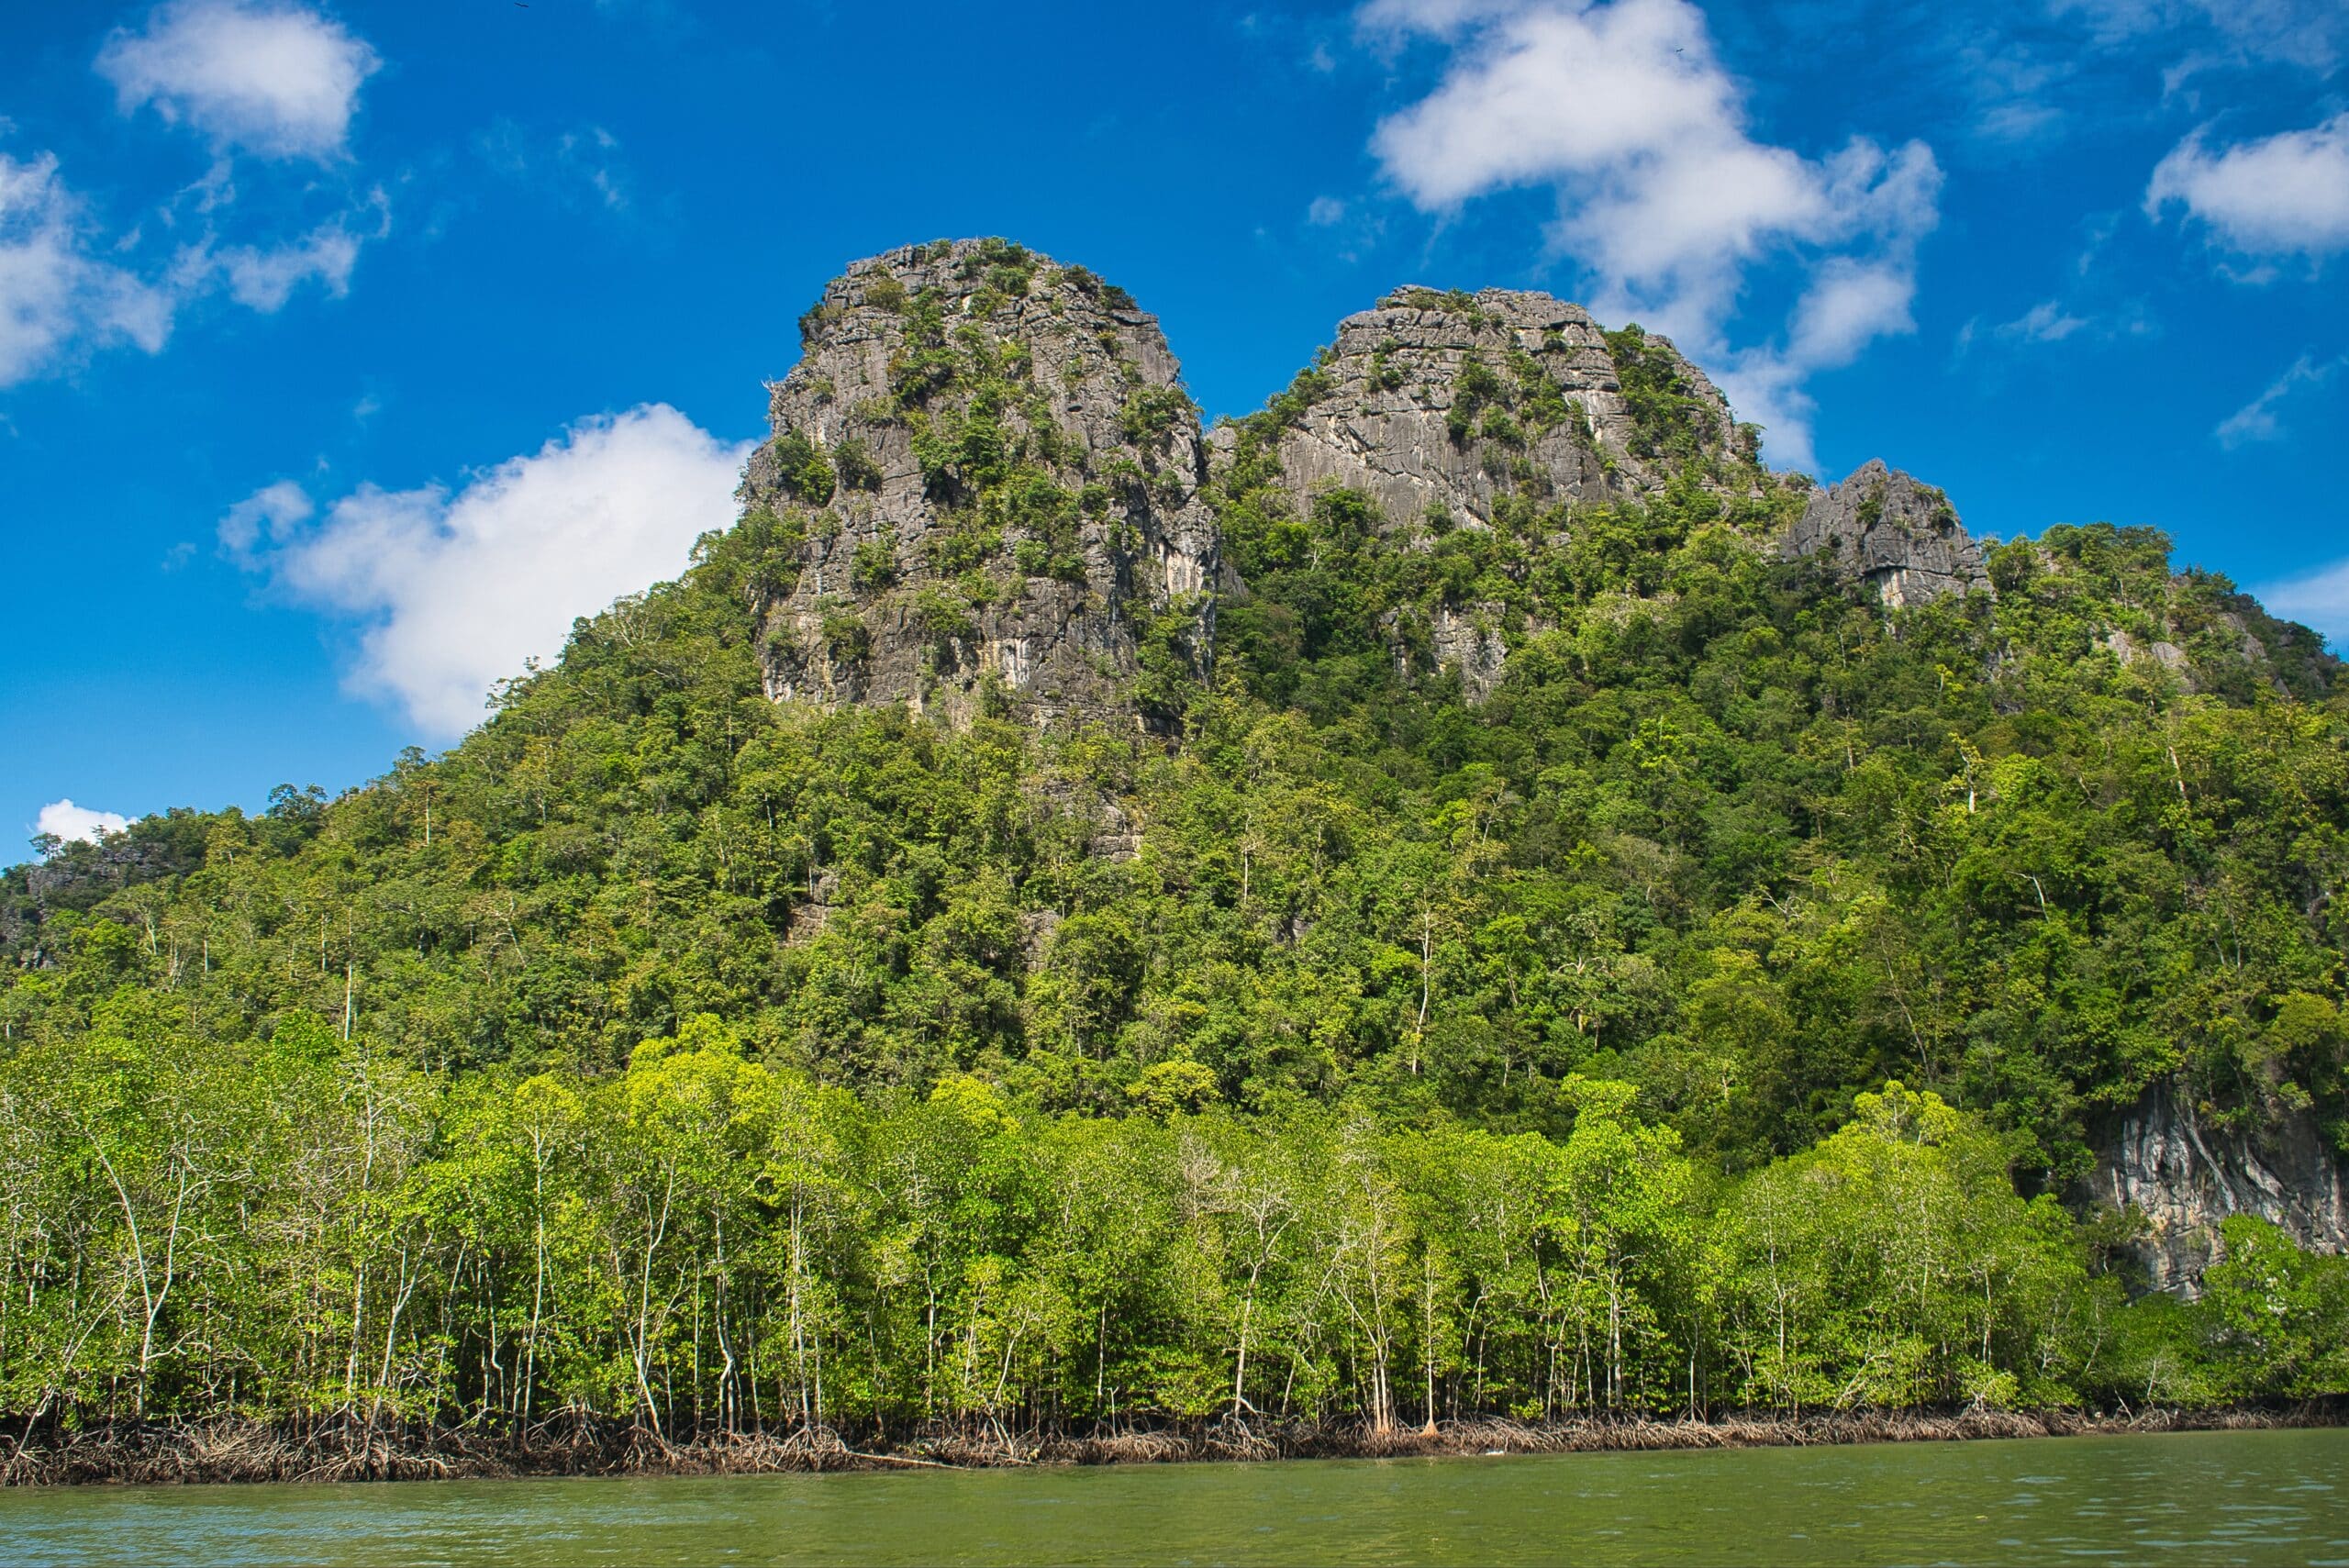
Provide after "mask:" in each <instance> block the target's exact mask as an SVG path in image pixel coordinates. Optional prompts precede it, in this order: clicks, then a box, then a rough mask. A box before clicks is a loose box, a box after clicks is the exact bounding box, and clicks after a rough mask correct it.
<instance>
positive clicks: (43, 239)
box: [0, 152, 176, 386]
mask: <svg viewBox="0 0 2349 1568" xmlns="http://www.w3.org/2000/svg"><path fill="white" fill-rule="evenodd" d="M175 308H176V301H175V300H174V298H173V295H172V294H171V293H170V292H169V291H168V290H165V289H162V288H159V287H156V286H155V285H153V284H149V283H146V282H143V281H142V280H140V279H139V277H138V276H137V275H135V274H134V273H132V272H128V271H127V270H125V269H124V268H122V267H119V266H117V265H116V264H114V263H113V262H112V261H106V260H104V259H102V258H101V256H100V255H99V254H98V252H97V245H96V237H95V233H94V231H93V229H92V228H91V226H90V224H89V222H88V217H87V214H86V211H85V209H84V206H83V203H82V201H81V199H80V198H79V197H77V196H76V195H74V194H73V193H72V191H71V190H69V189H68V188H67V187H66V185H65V183H64V181H63V180H62V179H61V178H60V177H59V175H58V163H57V159H56V157H55V156H54V155H53V154H50V153H46V152H44V153H40V154H39V155H37V156H36V157H34V158H33V159H31V160H30V161H23V162H20V161H17V160H16V159H14V158H11V157H10V156H8V155H7V154H6V153H5V152H0V386H12V385H14V384H17V382H20V381H25V380H28V379H29V378H31V377H33V376H35V375H39V374H42V373H46V372H49V371H52V370H55V369H57V368H59V367H61V366H62V365H66V364H70V363H72V362H73V361H75V360H76V359H78V358H79V357H80V356H81V355H83V354H85V353H87V352H88V351H89V350H92V349H95V348H103V347H106V346H108V345H111V344H116V343H132V344H136V345H137V346H138V347H139V348H141V349H144V350H146V351H147V352H149V353H150V354H151V353H155V352H157V351H159V350H161V348H162V346H163V344H164V341H165V340H166V339H169V338H170V336H171V331H172V317H173V312H174V310H175Z"/></svg>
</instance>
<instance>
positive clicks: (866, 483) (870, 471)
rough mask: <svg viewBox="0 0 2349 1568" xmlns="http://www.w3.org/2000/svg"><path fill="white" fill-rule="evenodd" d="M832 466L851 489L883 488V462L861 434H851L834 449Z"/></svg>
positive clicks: (842, 481)
mask: <svg viewBox="0 0 2349 1568" xmlns="http://www.w3.org/2000/svg"><path fill="white" fill-rule="evenodd" d="M832 467H833V469H834V471H835V472H837V473H839V475H840V481H841V484H842V485H844V486H845V487H847V488H848V489H851V490H878V489H880V488H881V464H880V462H879V460H877V459H876V458H874V455H873V449H872V448H871V447H870V446H867V445H866V444H865V442H864V439H863V437H861V436H851V437H849V438H848V439H846V440H844V441H842V442H841V443H840V445H838V446H836V447H834V448H833V449H832Z"/></svg>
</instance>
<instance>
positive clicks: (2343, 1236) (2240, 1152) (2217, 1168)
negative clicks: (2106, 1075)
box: [2081, 1089, 2349, 1296]
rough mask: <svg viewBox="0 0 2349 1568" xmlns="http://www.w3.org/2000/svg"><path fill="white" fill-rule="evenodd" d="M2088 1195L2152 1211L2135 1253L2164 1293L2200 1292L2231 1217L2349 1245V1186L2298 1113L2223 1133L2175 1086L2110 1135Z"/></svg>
mask: <svg viewBox="0 0 2349 1568" xmlns="http://www.w3.org/2000/svg"><path fill="white" fill-rule="evenodd" d="M2081 1195H2082V1196H2083V1197H2085V1198H2086V1199H2087V1200H2088V1201H2089V1202H2091V1203H2097V1204H2105V1205H2110V1206H2111V1207H2114V1208H2116V1209H2124V1208H2134V1209H2135V1210H2137V1212H2138V1213H2140V1214H2142V1215H2143V1217H2144V1221H2145V1229H2144V1230H2143V1234H2142V1235H2141V1236H2140V1237H2139V1238H2138V1240H2136V1241H2135V1242H2133V1243H2132V1250H2133V1251H2135V1253H2136V1255H2137V1257H2138V1260H2139V1262H2141V1263H2143V1266H2144V1269H2145V1273H2146V1278H2147V1281H2148V1283H2149V1284H2151V1285H2152V1286H2153V1287H2154V1289H2156V1290H2168V1291H2176V1292H2178V1293H2179V1294H2181V1295H2185V1296H2193V1295H2195V1294H2197V1292H2198V1291H2199V1284H2200V1281H2201V1277H2202V1271H2203V1269H2204V1268H2205V1267H2206V1266H2208V1264H2209V1263H2210V1261H2211V1259H2212V1257H2213V1255H2214V1253H2215V1251H2216V1247H2217V1241H2218V1229H2219V1222H2220V1221H2221V1220H2222V1219H2224V1218H2227V1217H2228V1216H2229V1215H2231V1214H2249V1215H2255V1216H2257V1217H2259V1218H2263V1219H2266V1220H2270V1221H2273V1222H2274V1223H2275V1224H2276V1225H2277V1226H2278V1227H2280V1228H2281V1229H2283V1230H2284V1232H2285V1233H2286V1234H2287V1235H2288V1236H2290V1237H2291V1238H2292V1240H2295V1241H2297V1242H2299V1244H2300V1245H2301V1246H2303V1247H2307V1248H2309V1249H2310V1250H2312V1251H2321V1252H2341V1251H2349V1182H2345V1181H2344V1179H2343V1169H2342V1163H2341V1162H2340V1160H2339V1159H2338V1158H2336V1157H2335V1156H2334V1154H2333V1152H2332V1150H2331V1148H2330V1147H2329V1146H2328V1145H2327V1144H2326V1143H2325V1141H2324V1139H2323V1135H2322V1134H2321V1132H2319V1130H2318V1129H2317V1128H2316V1126H2315V1124H2314V1123H2313V1122H2311V1121H2310V1119H2309V1118H2308V1117H2306V1116H2305V1115H2300V1114H2297V1113H2291V1114H2287V1115H2285V1116H2283V1117H2281V1118H2278V1119H2277V1120H2276V1121H2274V1122H2272V1123H2270V1124H2268V1125H2267V1126H2266V1127H2264V1128H2262V1129H2260V1131H2259V1132H2258V1133H2256V1134H2250V1133H2245V1132H2243V1131H2222V1130H2220V1129H2212V1128H2205V1127H2203V1126H2201V1125H2200V1124H2199V1122H2198V1120H2197V1119H2196V1118H2195V1117H2194V1115H2193V1113H2192V1111H2191V1109H2190V1107H2188V1106H2181V1105H2180V1104H2179V1103H2178V1100H2177V1097H2176V1095H2174V1094H2172V1093H2171V1092H2170V1091H2168V1090H2167V1089H2154V1090H2152V1091H2150V1092H2148V1093H2147V1094H2146V1095H2145V1096H2144V1097H2143V1099H2142V1100H2140V1101H2139V1102H2138V1103H2137V1104H2136V1105H2135V1106H2132V1108H2131V1109H2130V1110H2129V1111H2128V1113H2127V1114H2126V1115H2124V1116H2123V1117H2121V1119H2120V1120H2119V1121H2118V1122H2117V1123H2116V1124H2115V1125H2114V1126H2113V1128H2112V1129H2111V1130H2110V1134H2109V1135H2108V1136H2107V1138H2106V1139H2105V1140H2103V1143H2102V1146H2101V1147H2100V1148H2099V1151H2098V1160H2097V1165H2096V1169H2095V1171H2094V1172H2093V1173H2091V1174H2090V1176H2089V1177H2088V1178H2087V1183H2086V1191H2085V1192H2084V1193H2082V1194H2081Z"/></svg>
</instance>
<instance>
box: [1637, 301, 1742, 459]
mask: <svg viewBox="0 0 2349 1568" xmlns="http://www.w3.org/2000/svg"><path fill="white" fill-rule="evenodd" d="M1607 348H1608V351H1609V353H1611V354H1612V355H1614V357H1615V373H1616V375H1617V376H1618V377H1619V378H1620V381H1621V383H1622V386H1623V401H1624V403H1625V404H1626V405H1627V406H1629V409H1630V412H1631V428H1632V430H1633V432H1634V434H1633V436H1632V440H1631V450H1632V451H1633V452H1634V453H1635V454H1636V455H1638V456H1640V457H1643V458H1652V459H1663V460H1666V461H1672V462H1691V461H1694V460H1695V459H1697V458H1698V457H1701V456H1703V455H1705V454H1707V453H1709V452H1710V451H1711V450H1713V449H1714V448H1715V447H1716V446H1717V445H1718V444H1719V443H1720V440H1721V439H1722V437H1723V436H1724V435H1725V434H1726V433H1727V432H1725V431H1723V430H1721V429H1720V428H1718V427H1719V425H1720V417H1719V416H1718V415H1717V414H1715V413H1714V411H1713V410H1712V408H1711V407H1710V406H1708V405H1707V404H1706V402H1705V401H1704V399H1702V398H1700V397H1698V395H1696V393H1695V391H1694V390H1693V389H1692V388H1691V387H1690V386H1689V384H1688V383H1687V377H1686V375H1685V374H1684V371H1685V368H1686V367H1685V366H1684V364H1683V362H1682V361H1681V359H1680V356H1679V355H1677V354H1675V353H1674V352H1673V351H1672V350H1671V348H1670V346H1669V345H1666V344H1664V343H1659V342H1655V341H1653V340H1651V339H1649V337H1648V335H1647V334H1646V333H1645V332H1644V331H1642V330H1641V329H1640V328H1638V327H1635V326H1634V327H1626V328H1623V329H1622V330H1621V331H1620V332H1609V333H1608V334H1607Z"/></svg>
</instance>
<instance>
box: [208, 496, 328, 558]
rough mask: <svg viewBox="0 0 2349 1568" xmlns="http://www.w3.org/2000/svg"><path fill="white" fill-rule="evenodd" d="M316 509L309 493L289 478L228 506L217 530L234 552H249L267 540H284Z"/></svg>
mask: <svg viewBox="0 0 2349 1568" xmlns="http://www.w3.org/2000/svg"><path fill="white" fill-rule="evenodd" d="M316 513H317V506H316V505H315V504H314V503H312V501H311V500H310V496H309V493H308V492H307V491H306V490H304V489H303V488H302V487H301V486H300V485H298V484H295V483H294V482H293V481H292V480H290V479H281V480H279V481H278V482H277V483H276V484H267V485H263V486H262V488H261V489H259V490H256V491H254V492H253V493H252V494H251V495H248V496H246V497H245V498H244V499H243V500H241V501H239V502H238V503H237V504H236V505H235V506H231V507H229V508H228V512H227V514H226V515H225V516H223V517H221V519H220V526H219V528H217V530H216V531H217V535H218V538H219V540H220V546H221V548H222V549H224V550H228V552H229V553H230V554H231V555H239V556H245V555H250V554H251V553H252V552H253V551H254V550H258V549H259V548H260V547H261V546H262V542H263V541H264V540H266V541H267V542H268V543H271V544H283V543H284V542H285V541H286V540H287V539H292V538H293V537H294V532H295V528H297V527H299V526H300V525H301V524H303V523H306V522H307V521H309V519H310V518H311V517H313V516H314V515H315V514H316Z"/></svg>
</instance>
